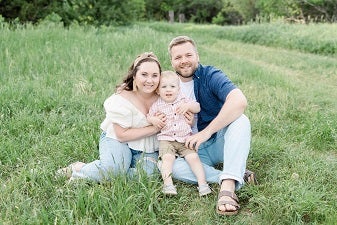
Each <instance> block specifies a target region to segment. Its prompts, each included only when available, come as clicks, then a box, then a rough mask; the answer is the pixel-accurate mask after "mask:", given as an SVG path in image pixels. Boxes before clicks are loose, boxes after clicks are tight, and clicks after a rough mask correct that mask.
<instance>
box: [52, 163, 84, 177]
mask: <svg viewBox="0 0 337 225" xmlns="http://www.w3.org/2000/svg"><path fill="white" fill-rule="evenodd" d="M84 165H85V163H83V162H74V163H72V164H70V165H69V166H67V167H64V168H61V169H59V170H57V171H56V173H57V174H58V175H61V176H66V177H67V178H71V177H72V174H73V172H74V171H75V172H79V171H80V170H81V169H82V167H83V166H84Z"/></svg>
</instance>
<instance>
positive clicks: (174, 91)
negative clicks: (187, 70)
mask: <svg viewBox="0 0 337 225" xmlns="http://www.w3.org/2000/svg"><path fill="white" fill-rule="evenodd" d="M158 91H159V95H160V97H161V98H162V99H163V100H164V101H165V102H174V100H176V98H177V97H178V95H179V91H180V87H179V78H178V77H175V76H172V77H162V78H161V80H160V83H159V89H158Z"/></svg>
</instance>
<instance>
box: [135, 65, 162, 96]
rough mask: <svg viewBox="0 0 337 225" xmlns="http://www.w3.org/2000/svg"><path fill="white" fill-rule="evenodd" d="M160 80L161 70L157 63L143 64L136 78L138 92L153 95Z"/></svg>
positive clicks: (139, 67)
mask: <svg viewBox="0 0 337 225" xmlns="http://www.w3.org/2000/svg"><path fill="white" fill-rule="evenodd" d="M159 78H160V70H159V67H158V64H157V63H156V62H143V63H142V64H140V65H139V66H138V71H137V72H136V75H135V77H134V81H135V84H136V86H137V91H139V92H143V93H148V94H149V93H153V92H155V91H156V89H157V87H158V84H159Z"/></svg>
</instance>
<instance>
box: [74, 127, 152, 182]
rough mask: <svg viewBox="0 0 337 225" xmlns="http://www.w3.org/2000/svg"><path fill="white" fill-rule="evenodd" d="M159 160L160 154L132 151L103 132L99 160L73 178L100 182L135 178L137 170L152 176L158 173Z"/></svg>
mask: <svg viewBox="0 0 337 225" xmlns="http://www.w3.org/2000/svg"><path fill="white" fill-rule="evenodd" d="M157 159H158V152H154V153H144V152H141V151H136V150H133V149H130V148H129V147H128V145H127V144H126V143H121V142H119V141H117V140H115V139H112V138H109V137H107V136H106V133H105V132H102V134H101V137H100V142H99V160H95V161H93V162H91V163H87V164H85V165H84V166H83V167H82V169H81V170H80V171H79V172H76V171H73V173H72V177H74V178H87V179H91V180H94V181H97V182H99V181H101V180H109V179H110V178H111V177H113V176H116V175H118V174H126V175H130V176H133V175H135V174H136V172H137V169H142V170H144V171H145V173H146V174H147V175H152V174H153V173H154V172H156V171H158V168H157Z"/></svg>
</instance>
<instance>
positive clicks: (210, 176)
mask: <svg viewBox="0 0 337 225" xmlns="http://www.w3.org/2000/svg"><path fill="white" fill-rule="evenodd" d="M250 142H251V127H250V122H249V119H248V118H247V117H246V116H245V115H242V116H240V117H239V118H238V119H236V120H235V121H233V122H232V123H231V124H230V125H229V126H227V127H225V128H223V129H221V130H219V131H218V132H217V133H216V135H214V137H212V138H210V139H209V140H208V141H206V142H204V143H202V144H201V145H200V147H199V150H198V155H199V157H200V160H201V162H202V163H203V166H204V170H205V174H206V180H207V182H209V183H219V184H220V183H221V181H222V180H224V179H234V180H235V181H236V182H235V188H236V190H238V189H240V188H241V187H242V185H243V184H244V180H243V176H244V173H245V169H246V161H247V158H248V154H249V149H250ZM219 163H223V169H222V171H221V170H217V169H215V168H214V166H216V165H218V164H219ZM172 174H173V177H174V178H175V179H178V180H181V181H184V182H187V183H197V179H196V177H195V175H194V174H193V172H192V170H191V169H190V167H189V165H188V164H187V163H186V161H185V160H184V159H183V158H177V159H176V160H175V162H174V165H173V173H172Z"/></svg>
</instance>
